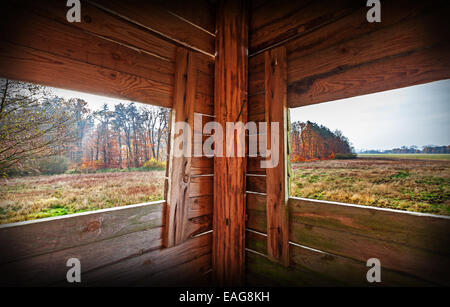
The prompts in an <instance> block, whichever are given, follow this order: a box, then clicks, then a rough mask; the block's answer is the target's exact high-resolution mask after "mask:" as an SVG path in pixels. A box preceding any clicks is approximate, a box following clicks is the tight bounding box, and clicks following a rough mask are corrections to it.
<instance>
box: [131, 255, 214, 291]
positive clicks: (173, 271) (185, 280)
mask: <svg viewBox="0 0 450 307" xmlns="http://www.w3.org/2000/svg"><path fill="white" fill-rule="evenodd" d="M211 266H212V254H211V253H209V254H204V255H201V256H199V257H198V258H195V259H193V260H191V261H188V262H186V263H181V264H180V265H177V266H174V267H169V268H167V269H166V270H163V271H161V272H157V273H155V274H153V275H151V276H150V277H148V278H144V279H142V280H139V281H137V282H136V283H134V285H136V286H146V287H173V286H180V285H183V286H189V287H201V286H203V287H204V286H210V285H211V280H210V279H209V278H210V276H208V274H207V273H208V272H210V271H211Z"/></svg>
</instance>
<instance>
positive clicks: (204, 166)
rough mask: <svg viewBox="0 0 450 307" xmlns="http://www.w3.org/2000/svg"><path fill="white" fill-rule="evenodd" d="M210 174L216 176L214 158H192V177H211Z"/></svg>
mask: <svg viewBox="0 0 450 307" xmlns="http://www.w3.org/2000/svg"><path fill="white" fill-rule="evenodd" d="M203 137H207V136H203ZM209 174H214V158H208V157H192V158H191V176H199V175H209Z"/></svg>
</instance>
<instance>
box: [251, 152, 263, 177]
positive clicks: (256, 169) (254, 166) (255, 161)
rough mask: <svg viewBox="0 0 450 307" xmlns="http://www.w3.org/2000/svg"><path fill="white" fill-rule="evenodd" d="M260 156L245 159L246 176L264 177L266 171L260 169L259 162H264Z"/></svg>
mask: <svg viewBox="0 0 450 307" xmlns="http://www.w3.org/2000/svg"><path fill="white" fill-rule="evenodd" d="M265 159H266V158H263V157H261V156H258V157H248V158H247V174H257V175H265V174H266V169H265V168H261V161H262V160H265Z"/></svg>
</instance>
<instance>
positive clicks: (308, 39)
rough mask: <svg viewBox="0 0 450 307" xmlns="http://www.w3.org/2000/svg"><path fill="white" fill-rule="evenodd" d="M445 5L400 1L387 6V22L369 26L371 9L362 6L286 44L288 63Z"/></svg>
mask: <svg viewBox="0 0 450 307" xmlns="http://www.w3.org/2000/svg"><path fill="white" fill-rule="evenodd" d="M444 2H445V1H409V0H397V1H388V2H384V3H383V13H382V14H383V22H381V23H376V22H375V23H369V22H367V18H366V13H367V10H368V8H367V7H366V6H362V7H361V8H359V9H357V10H355V11H354V12H352V13H351V14H349V15H346V16H344V17H342V18H340V19H338V20H336V21H333V22H331V23H327V24H324V25H323V26H321V27H318V28H317V29H315V30H314V31H310V32H308V33H305V34H304V35H301V36H299V37H298V38H296V39H292V40H290V41H288V42H286V43H285V44H284V46H286V50H287V54H288V61H289V62H290V61H291V60H292V59H296V58H300V57H303V56H306V55H310V54H312V53H314V52H318V51H321V50H324V49H327V48H329V47H331V46H333V45H336V44H339V43H343V42H345V41H347V40H351V39H355V38H358V37H363V36H364V35H366V34H369V33H371V32H374V31H379V30H381V29H385V28H387V27H390V26H392V25H394V24H398V23H401V22H403V21H404V20H407V19H412V18H415V17H417V16H418V15H422V14H426V13H429V12H430V11H436V9H439V8H441V7H442V6H441V4H444Z"/></svg>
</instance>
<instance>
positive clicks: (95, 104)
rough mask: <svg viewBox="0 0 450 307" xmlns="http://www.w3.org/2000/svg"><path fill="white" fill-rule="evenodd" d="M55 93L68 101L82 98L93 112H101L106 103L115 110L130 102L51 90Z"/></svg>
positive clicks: (58, 89) (55, 89)
mask: <svg viewBox="0 0 450 307" xmlns="http://www.w3.org/2000/svg"><path fill="white" fill-rule="evenodd" d="M51 89H52V91H53V93H54V94H55V95H56V96H59V97H63V98H66V99H70V98H80V99H83V100H85V101H86V102H87V103H88V106H89V108H90V109H91V110H92V111H95V110H100V109H102V108H103V105H104V104H105V103H106V104H107V105H108V106H109V109H110V110H114V106H115V105H116V104H119V103H129V102H130V101H129V100H122V99H116V98H110V97H105V96H98V95H92V94H87V93H82V92H76V91H69V90H64V89H60V88H51Z"/></svg>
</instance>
